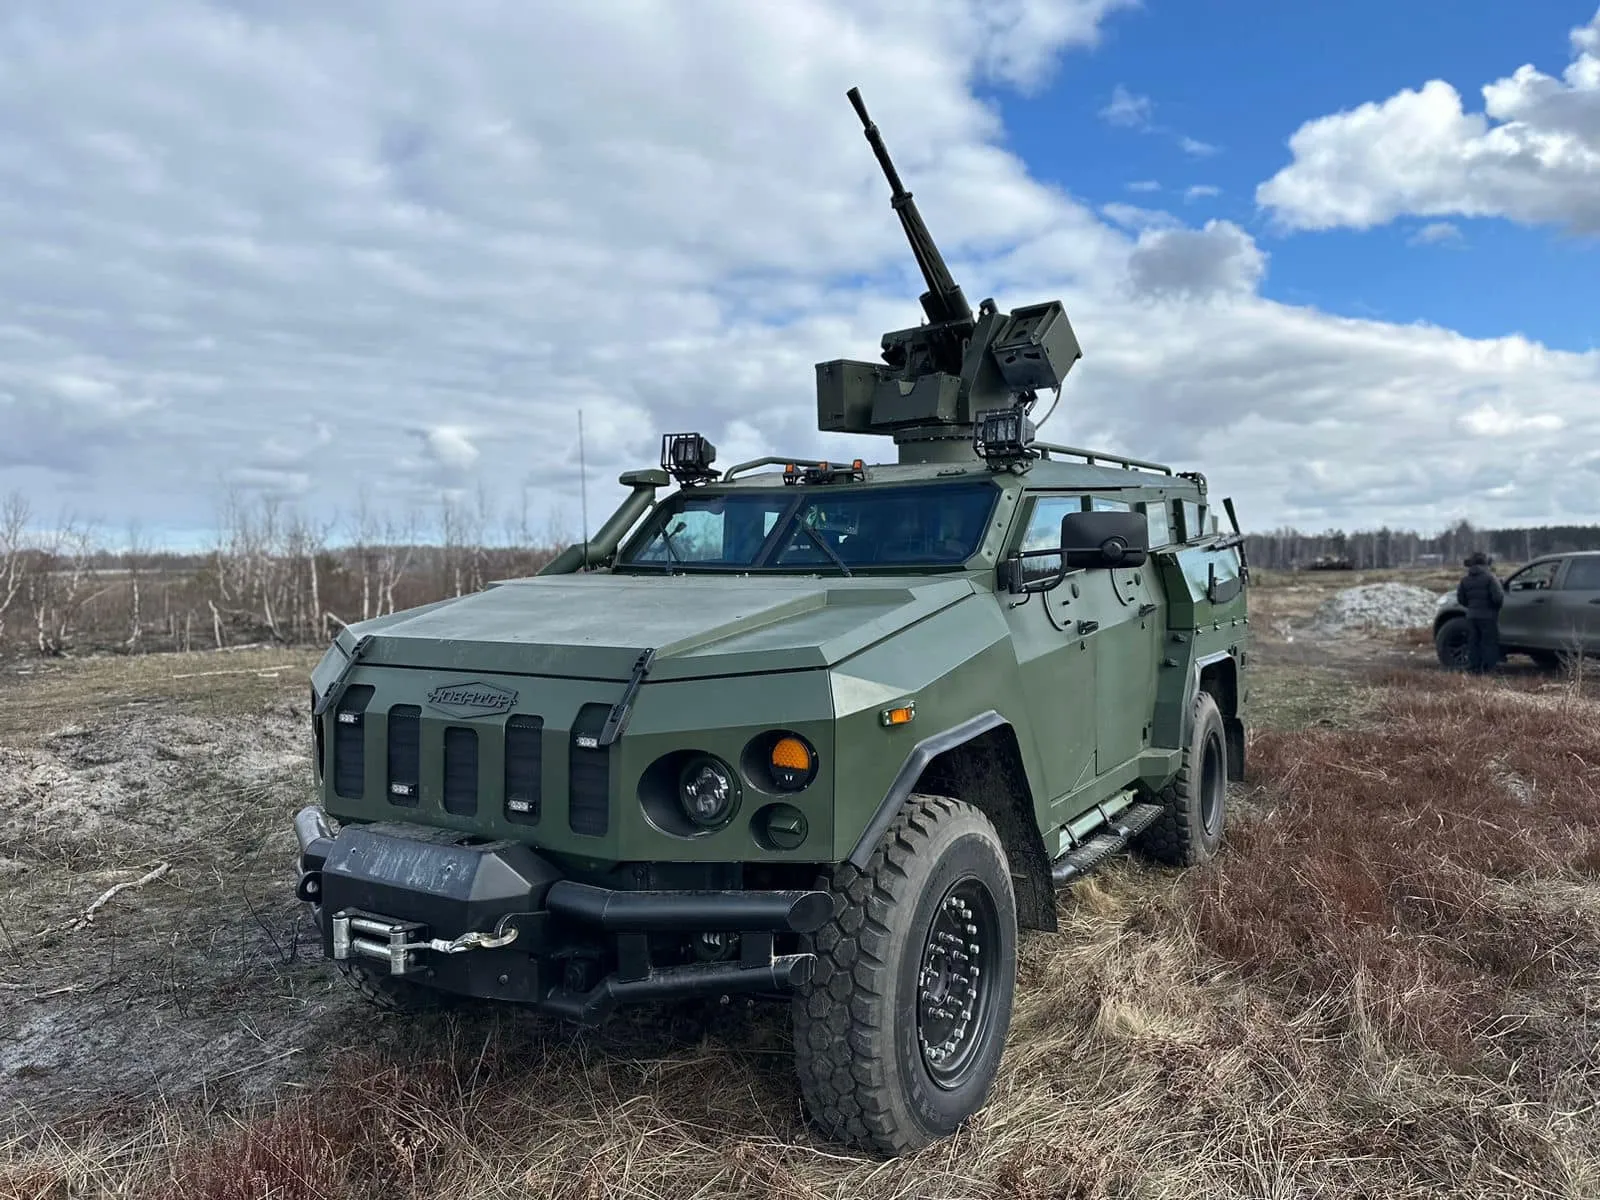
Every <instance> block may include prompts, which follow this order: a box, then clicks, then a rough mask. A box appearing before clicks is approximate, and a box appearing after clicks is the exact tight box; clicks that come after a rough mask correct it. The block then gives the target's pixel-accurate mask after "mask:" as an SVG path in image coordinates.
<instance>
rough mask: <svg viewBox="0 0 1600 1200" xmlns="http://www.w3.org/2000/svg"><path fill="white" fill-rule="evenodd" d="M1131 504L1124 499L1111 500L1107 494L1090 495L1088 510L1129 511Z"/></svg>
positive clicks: (1131, 507)
mask: <svg viewBox="0 0 1600 1200" xmlns="http://www.w3.org/2000/svg"><path fill="white" fill-rule="evenodd" d="M1132 509H1133V505H1131V504H1129V503H1128V502H1127V501H1125V500H1113V499H1111V497H1109V496H1091V497H1090V498H1089V511H1090V512H1130V511H1132Z"/></svg>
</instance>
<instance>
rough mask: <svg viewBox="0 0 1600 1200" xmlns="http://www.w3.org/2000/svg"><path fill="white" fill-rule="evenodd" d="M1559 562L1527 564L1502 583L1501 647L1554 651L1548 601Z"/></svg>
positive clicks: (1558, 560) (1555, 559)
mask: <svg viewBox="0 0 1600 1200" xmlns="http://www.w3.org/2000/svg"><path fill="white" fill-rule="evenodd" d="M1560 568H1561V559H1559V558H1547V559H1543V560H1541V561H1540V562H1536V563H1530V564H1529V565H1528V566H1526V567H1523V568H1522V570H1520V571H1518V572H1517V573H1516V574H1515V575H1512V576H1511V577H1510V578H1509V579H1507V580H1506V582H1505V593H1506V599H1505V605H1504V607H1502V608H1501V609H1500V643H1501V645H1502V646H1516V647H1520V648H1524V649H1529V650H1556V649H1559V646H1558V645H1557V643H1556V638H1555V635H1554V632H1553V631H1554V624H1555V622H1554V619H1553V615H1554V614H1553V610H1552V609H1551V607H1550V597H1551V594H1552V590H1553V588H1554V586H1555V581H1556V572H1557V571H1558V570H1560Z"/></svg>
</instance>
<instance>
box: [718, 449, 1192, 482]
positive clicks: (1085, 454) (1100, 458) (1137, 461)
mask: <svg viewBox="0 0 1600 1200" xmlns="http://www.w3.org/2000/svg"><path fill="white" fill-rule="evenodd" d="M1028 448H1029V449H1030V450H1047V451H1049V452H1050V453H1051V454H1067V455H1071V456H1072V457H1073V458H1081V459H1083V460H1084V461H1086V462H1087V463H1088V464H1089V465H1090V466H1095V465H1097V464H1098V463H1100V462H1107V463H1115V464H1116V465H1117V466H1119V467H1123V468H1126V469H1127V470H1130V471H1155V472H1158V473H1159V474H1162V475H1171V474H1172V468H1171V467H1168V466H1163V465H1162V464H1161V463H1157V462H1146V461H1145V460H1144V459H1142V458H1125V457H1123V456H1122V455H1120V454H1107V453H1106V452H1105V451H1103V450H1080V449H1078V448H1077V447H1076V446H1058V445H1057V444H1056V443H1054V442H1029V443H1028ZM730 474H731V472H730Z"/></svg>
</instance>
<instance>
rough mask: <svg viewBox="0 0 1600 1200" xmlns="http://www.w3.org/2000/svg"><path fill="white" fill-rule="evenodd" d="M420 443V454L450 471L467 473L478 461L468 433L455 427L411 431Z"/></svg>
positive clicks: (476, 449)
mask: <svg viewBox="0 0 1600 1200" xmlns="http://www.w3.org/2000/svg"><path fill="white" fill-rule="evenodd" d="M411 432H412V433H413V434H414V435H415V436H416V437H418V438H420V439H421V441H422V452H423V454H424V456H426V457H427V458H428V460H429V461H430V462H433V463H434V464H436V465H438V466H440V467H443V468H444V469H446V470H451V471H469V470H471V469H472V467H473V464H475V463H476V462H477V461H478V448H477V447H476V446H474V445H473V444H472V440H471V438H470V437H469V436H468V431H467V430H465V429H462V428H460V427H459V426H456V425H435V426H433V427H431V428H428V429H413V430H412V431H411Z"/></svg>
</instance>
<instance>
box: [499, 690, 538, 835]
mask: <svg viewBox="0 0 1600 1200" xmlns="http://www.w3.org/2000/svg"><path fill="white" fill-rule="evenodd" d="M543 741H544V718H543V717H530V716H526V715H524V714H522V713H518V714H517V715H516V716H514V717H512V718H511V719H510V720H509V721H507V722H506V778H505V795H506V820H508V821H517V822H519V823H521V824H524V825H534V824H537V823H538V821H539V801H540V798H541V795H542V791H541V780H540V773H541V771H542V770H543V764H544V747H543V745H542V743H543Z"/></svg>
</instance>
